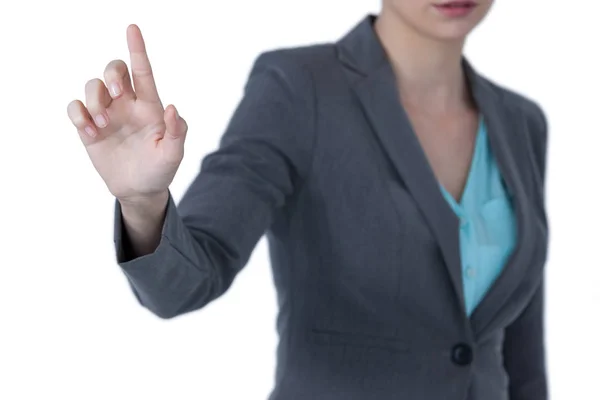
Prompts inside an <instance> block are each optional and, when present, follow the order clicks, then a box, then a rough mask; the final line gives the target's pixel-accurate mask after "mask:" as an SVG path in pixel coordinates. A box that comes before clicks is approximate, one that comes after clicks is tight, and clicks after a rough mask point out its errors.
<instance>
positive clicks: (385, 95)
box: [338, 15, 532, 334]
mask: <svg viewBox="0 0 600 400" xmlns="http://www.w3.org/2000/svg"><path fill="white" fill-rule="evenodd" d="M375 19H376V17H375V16H374V15H368V16H367V17H366V18H364V19H363V20H362V21H361V22H360V23H359V24H358V25H357V26H356V27H355V28H354V29H352V30H351V31H350V32H349V33H348V34H346V36H344V37H343V38H342V39H341V40H340V41H339V43H338V49H339V51H338V57H339V59H340V61H341V62H342V64H343V65H344V66H345V67H346V75H347V77H348V79H349V80H350V84H351V86H352V89H353V91H354V93H355V94H356V96H357V98H358V100H359V103H360V104H361V106H362V108H363V111H364V112H365V115H366V116H367V118H368V120H369V122H370V123H371V125H372V127H373V130H374V132H375V133H376V135H377V137H378V139H379V141H380V142H381V144H382V147H383V148H384V150H385V152H386V153H387V156H388V157H389V159H390V161H391V163H392V165H393V166H394V168H395V170H396V172H397V173H398V174H399V176H400V177H401V179H402V181H403V182H404V184H405V185H406V187H407V190H408V191H409V192H410V194H411V195H412V196H413V198H414V199H415V202H416V204H417V206H418V207H419V208H420V210H421V212H422V215H423V217H424V219H425V220H426V221H427V223H428V225H429V226H430V228H431V230H432V232H433V234H434V236H435V238H436V239H437V242H438V244H439V247H440V250H441V254H442V257H443V259H444V261H445V265H446V267H447V271H448V274H449V278H450V280H451V282H452V286H453V287H454V292H455V294H456V298H457V299H458V301H459V305H460V307H461V310H462V312H463V316H464V317H465V321H468V322H470V323H471V327H472V328H473V330H474V332H475V334H479V333H481V332H482V331H483V329H484V328H486V327H487V326H489V325H490V324H491V322H493V317H494V316H495V315H497V313H498V312H499V311H500V309H501V306H502V305H503V303H504V302H505V301H507V300H508V297H509V295H510V294H511V293H512V292H513V291H514V290H515V289H516V288H517V285H518V283H519V282H520V281H521V280H522V279H523V277H524V274H525V272H526V268H525V267H524V265H526V264H527V263H526V261H527V260H528V258H527V257H530V256H531V248H532V246H523V243H524V242H527V240H528V239H529V236H530V235H531V229H530V228H529V225H530V224H528V223H526V222H527V221H526V217H527V215H528V214H527V210H526V209H525V208H524V204H525V203H526V201H527V195H526V191H525V186H524V183H523V182H522V180H521V179H520V177H519V172H518V170H519V169H520V168H526V167H527V166H526V164H525V165H524V164H521V163H522V162H523V160H524V159H526V155H524V156H523V154H522V149H523V148H526V144H525V143H523V142H522V140H523V139H522V137H524V136H525V135H524V134H523V130H524V129H526V128H525V126H526V124H525V123H524V121H521V120H520V119H519V118H516V116H515V115H512V114H509V111H508V109H507V108H506V107H505V105H504V101H503V99H502V97H501V95H500V93H499V92H498V91H497V90H494V88H493V86H492V84H491V83H490V82H489V81H487V80H486V79H485V78H483V77H482V76H480V75H479V74H478V73H477V72H476V71H475V69H474V68H473V67H472V66H471V64H470V63H469V62H468V61H467V60H466V58H464V57H463V69H464V72H465V76H466V78H467V82H468V84H469V87H470V90H471V94H472V96H473V98H474V100H475V102H476V104H477V107H478V108H479V111H480V113H481V114H482V115H483V117H484V120H485V123H486V125H487V130H488V135H489V138H490V147H491V148H492V151H493V153H494V156H495V158H496V160H497V163H498V166H499V169H500V171H501V173H502V175H503V178H504V180H505V183H506V186H507V188H508V191H509V193H510V195H511V197H512V198H513V200H514V204H515V209H516V213H517V217H518V218H517V219H518V238H517V247H516V249H515V251H514V252H513V254H512V256H511V257H510V259H509V260H508V262H507V264H506V266H505V268H504V269H503V272H502V273H501V275H500V277H499V278H498V279H497V280H496V282H495V283H494V285H493V286H492V288H491V289H490V290H489V292H488V294H487V295H486V297H485V298H484V299H483V300H482V302H481V303H480V304H479V306H478V307H477V308H476V310H475V311H474V313H473V314H472V316H471V318H470V319H469V318H467V317H466V315H465V313H464V304H465V301H464V300H465V299H464V293H463V284H462V267H461V259H460V251H459V249H460V243H459V235H458V227H459V221H458V218H457V217H456V215H455V213H454V212H453V211H452V209H451V208H450V207H449V205H448V203H447V201H446V199H445V198H444V197H443V195H442V193H441V191H440V188H439V184H438V181H437V179H436V178H435V174H434V173H433V171H432V169H431V167H430V165H429V163H428V161H427V157H426V155H425V154H424V152H423V150H422V147H421V145H420V143H419V141H418V139H417V137H416V135H415V134H414V132H413V129H412V125H411V123H410V121H409V119H408V116H407V114H406V112H405V111H404V109H403V108H402V106H401V104H400V99H399V96H398V90H397V84H396V78H395V74H394V72H393V69H392V66H391V63H390V62H389V60H388V57H387V54H386V52H385V50H384V48H383V46H382V44H381V42H380V40H379V38H378V36H377V34H376V33H375V30H374V27H373V24H374V22H375ZM519 117H520V115H519ZM517 155H520V156H521V157H519V156H517Z"/></svg>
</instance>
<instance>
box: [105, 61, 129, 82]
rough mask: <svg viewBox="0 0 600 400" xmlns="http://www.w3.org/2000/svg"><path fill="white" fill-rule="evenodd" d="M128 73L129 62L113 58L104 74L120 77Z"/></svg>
mask: <svg viewBox="0 0 600 400" xmlns="http://www.w3.org/2000/svg"><path fill="white" fill-rule="evenodd" d="M126 73H127V64H126V63H125V61H123V60H112V61H111V62H109V63H108V64H107V65H106V68H105V69H104V75H105V76H106V77H111V78H118V77H121V76H123V75H125V74H126Z"/></svg>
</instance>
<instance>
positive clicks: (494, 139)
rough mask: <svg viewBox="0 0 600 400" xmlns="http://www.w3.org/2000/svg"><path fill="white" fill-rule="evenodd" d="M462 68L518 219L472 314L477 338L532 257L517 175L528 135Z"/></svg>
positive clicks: (516, 115) (520, 120)
mask: <svg viewBox="0 0 600 400" xmlns="http://www.w3.org/2000/svg"><path fill="white" fill-rule="evenodd" d="M464 66H465V71H466V74H467V77H468V80H469V83H470V85H471V92H472V94H473V97H474V98H475V101H476V103H477V105H478V107H479V110H480V112H481V113H482V114H483V118H484V121H485V123H486V125H487V130H488V137H489V140H490V147H491V150H492V152H493V155H494V158H495V160H496V163H497V164H498V168H499V170H500V173H501V175H502V177H503V179H504V182H505V184H506V187H507V190H508V192H509V194H510V196H511V199H512V202H513V206H514V209H515V214H516V218H517V242H516V246H515V249H514V251H513V253H512V254H511V256H510V257H509V258H508V260H507V262H506V264H505V266H504V268H503V270H502V272H501V274H500V275H499V277H498V278H497V279H496V281H495V282H494V284H493V285H492V287H491V288H490V290H489V291H488V293H487V295H486V296H485V297H484V298H483V299H482V301H481V302H480V303H479V305H478V306H477V307H476V308H475V310H474V311H473V314H472V315H471V326H472V328H473V331H474V333H475V334H476V335H480V334H481V333H482V332H483V331H484V330H485V329H486V328H487V327H488V326H489V324H490V323H491V322H492V321H493V319H494V317H495V316H496V315H497V313H498V311H499V310H500V309H501V308H502V306H503V305H504V304H505V303H506V301H507V300H508V299H509V298H510V296H511V294H513V292H514V291H515V290H516V289H517V287H518V285H519V282H522V281H523V279H524V277H525V273H526V272H527V267H528V265H529V262H528V261H529V259H530V258H531V257H532V256H533V253H532V250H533V246H531V243H532V239H534V238H533V236H532V235H533V230H532V225H531V224H530V223H529V220H530V215H529V209H528V208H527V207H526V204H527V193H526V187H525V183H524V182H523V179H522V176H523V174H520V173H519V170H521V171H526V170H527V168H528V166H527V165H526V163H525V164H522V163H523V162H524V161H527V157H528V155H527V154H526V152H525V149H527V148H528V146H527V143H526V140H527V139H526V138H527V134H528V132H527V131H526V129H527V124H526V121H525V119H524V117H523V114H522V113H521V112H520V111H514V110H509V109H508V108H507V106H506V105H505V104H504V101H503V99H502V98H500V97H499V95H498V94H497V93H496V92H494V91H493V89H492V88H491V87H490V85H489V83H488V82H486V81H485V80H484V79H483V78H482V77H481V76H480V75H478V74H477V73H476V72H475V71H474V70H473V68H472V67H471V65H470V64H469V63H468V62H467V61H466V60H465V61H464Z"/></svg>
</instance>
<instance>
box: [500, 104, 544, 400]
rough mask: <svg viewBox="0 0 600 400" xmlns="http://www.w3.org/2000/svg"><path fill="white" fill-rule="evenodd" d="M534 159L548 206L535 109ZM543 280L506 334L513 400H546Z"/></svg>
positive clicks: (540, 128) (539, 115)
mask: <svg viewBox="0 0 600 400" xmlns="http://www.w3.org/2000/svg"><path fill="white" fill-rule="evenodd" d="M535 109H536V112H535V124H534V126H535V132H541V135H539V136H538V137H537V139H538V140H534V141H533V143H532V144H533V146H532V150H533V156H534V158H535V161H536V165H537V166H538V172H539V178H540V186H541V188H540V190H541V194H542V201H543V202H545V200H544V198H545V196H544V192H545V175H546V154H547V137H548V134H547V131H548V129H547V122H546V117H545V115H544V113H543V111H542V110H541V109H540V108H539V107H538V106H536V107H535ZM544 288H545V285H544V278H543V277H542V280H541V283H540V285H539V286H538V289H537V290H536V292H535V294H534V296H533V297H532V299H531V300H530V302H529V304H528V306H527V307H526V308H525V310H524V311H523V312H522V313H521V315H520V316H519V317H518V318H517V319H516V320H515V321H514V322H513V323H512V324H511V325H509V326H508V327H507V328H506V330H505V339H504V366H505V369H506V371H507V373H508V376H509V380H510V387H509V392H510V400H547V399H548V382H547V370H546V349H545V331H544V324H545V319H544V312H545V308H544V290H545V289H544Z"/></svg>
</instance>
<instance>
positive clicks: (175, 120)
mask: <svg viewBox="0 0 600 400" xmlns="http://www.w3.org/2000/svg"><path fill="white" fill-rule="evenodd" d="M164 119H165V125H166V127H167V131H166V132H165V137H164V139H167V140H183V139H185V134H186V133H187V123H186V122H185V120H184V119H183V118H181V117H180V116H179V113H178V112H177V109H176V108H175V106H174V105H172V104H171V105H170V106H168V107H167V108H166V109H165V112H164Z"/></svg>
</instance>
